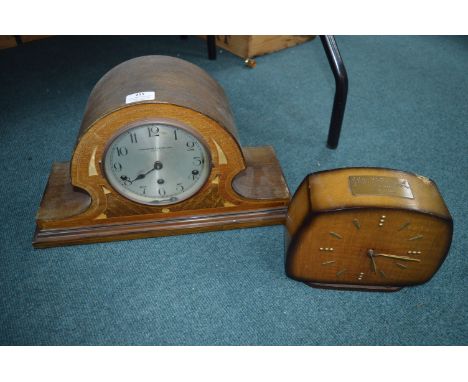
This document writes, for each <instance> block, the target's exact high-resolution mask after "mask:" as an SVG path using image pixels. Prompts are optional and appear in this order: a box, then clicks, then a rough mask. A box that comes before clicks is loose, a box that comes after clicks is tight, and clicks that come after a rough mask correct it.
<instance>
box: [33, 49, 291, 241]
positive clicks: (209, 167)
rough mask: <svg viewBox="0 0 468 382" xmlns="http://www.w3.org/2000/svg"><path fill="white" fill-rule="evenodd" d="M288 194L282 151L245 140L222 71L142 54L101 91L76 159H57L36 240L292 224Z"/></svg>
mask: <svg viewBox="0 0 468 382" xmlns="http://www.w3.org/2000/svg"><path fill="white" fill-rule="evenodd" d="M64 128H68V126H64ZM72 135H74V134H72V131H71V130H70V137H72ZM70 139H74V138H70ZM53 149H54V148H53V146H51V147H50V150H53ZM289 200H290V194H289V190H288V187H287V185H286V182H285V179H284V177H283V174H282V171H281V168H280V166H279V163H278V161H277V159H276V156H275V153H274V151H273V149H272V148H271V147H269V146H265V147H241V145H240V143H239V138H238V133H237V128H236V126H235V123H234V118H233V115H232V112H231V109H230V106H229V104H228V100H227V98H226V96H225V94H224V91H223V89H222V88H221V87H220V86H219V84H218V83H217V82H216V81H215V80H214V79H213V78H211V77H210V76H209V75H208V74H207V73H206V72H205V71H204V70H202V69H201V68H199V67H197V66H195V65H193V64H191V63H189V62H187V61H184V60H180V59H177V58H173V57H166V56H146V57H139V58H135V59H132V60H130V61H126V62H124V63H122V64H120V65H118V66H117V67H115V68H113V69H112V70H110V71H109V72H108V73H107V74H105V75H104V76H103V77H102V78H101V80H100V81H99V82H98V83H97V84H96V86H95V87H94V89H93V90H92V92H91V94H90V97H89V99H88V103H87V106H86V110H85V113H84V116H83V120H82V124H81V128H80V130H79V132H78V139H77V140H76V145H75V149H74V152H73V155H72V158H71V161H70V162H69V163H68V162H67V163H54V164H53V166H52V171H51V174H50V177H49V181H48V184H47V187H46V190H45V193H44V196H43V199H42V201H41V205H40V208H39V211H38V213H37V219H36V224H37V228H36V233H35V236H34V240H33V244H34V246H35V247H48V246H57V245H67V244H82V243H89V242H100V241H110V240H127V239H135V238H144V237H156V236H165V235H176V234H184V233H193V232H204V231H210V230H224V229H232V228H243V227H254V226H262V225H271V224H283V223H284V222H285V217H286V211H287V205H288V203H289Z"/></svg>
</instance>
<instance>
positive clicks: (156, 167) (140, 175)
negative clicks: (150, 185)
mask: <svg viewBox="0 0 468 382" xmlns="http://www.w3.org/2000/svg"><path fill="white" fill-rule="evenodd" d="M162 167H163V165H162V163H161V162H160V161H156V162H154V166H153V168H152V169H151V170H149V171H147V172H145V173H144V174H139V175H138V176H137V177H136V178H135V179H133V180H132V181H131V182H132V183H133V182H134V181H135V180H140V179H143V178H145V177H146V175H148V174H149V173H150V172H153V171H154V170H161V169H162Z"/></svg>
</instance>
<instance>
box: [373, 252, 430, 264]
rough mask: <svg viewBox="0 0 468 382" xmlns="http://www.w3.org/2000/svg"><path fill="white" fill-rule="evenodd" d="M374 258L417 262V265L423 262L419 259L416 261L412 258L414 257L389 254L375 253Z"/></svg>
mask: <svg viewBox="0 0 468 382" xmlns="http://www.w3.org/2000/svg"><path fill="white" fill-rule="evenodd" d="M373 256H382V257H390V258H392V259H398V260H404V261H416V262H417V263H420V262H421V260H419V259H414V258H412V257H407V256H396V255H389V254H387V253H374V254H373Z"/></svg>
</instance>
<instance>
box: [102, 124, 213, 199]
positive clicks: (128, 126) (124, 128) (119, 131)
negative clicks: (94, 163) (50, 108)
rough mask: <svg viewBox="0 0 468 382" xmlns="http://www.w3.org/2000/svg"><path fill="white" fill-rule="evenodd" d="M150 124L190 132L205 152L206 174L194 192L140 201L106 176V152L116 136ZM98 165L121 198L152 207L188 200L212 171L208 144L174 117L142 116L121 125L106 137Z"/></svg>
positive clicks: (200, 188) (195, 131) (201, 186)
mask: <svg viewBox="0 0 468 382" xmlns="http://www.w3.org/2000/svg"><path fill="white" fill-rule="evenodd" d="M152 124H161V125H169V126H172V127H176V128H179V129H182V130H184V131H185V132H186V133H188V134H190V135H191V136H193V137H194V138H195V139H197V141H198V142H199V143H200V145H201V146H202V147H203V150H204V151H205V153H206V162H207V164H206V165H205V166H206V174H205V176H204V178H205V179H203V181H202V182H201V183H200V185H199V187H198V188H196V189H195V191H194V192H192V193H187V196H186V197H184V198H183V199H177V200H176V201H173V202H171V201H169V202H167V203H164V202H157V203H155V202H145V201H142V200H141V199H138V198H136V197H135V198H133V197H131V196H129V195H126V194H123V193H122V192H120V191H119V189H117V188H116V187H115V186H114V183H113V182H112V181H111V180H110V176H108V173H107V171H106V160H107V154H108V152H109V150H110V148H111V146H112V144H113V143H114V141H115V140H116V139H117V138H118V137H120V136H121V135H122V134H125V133H126V132H127V131H128V130H131V129H134V128H136V127H141V126H145V125H152ZM100 166H101V172H102V174H103V176H104V178H105V179H106V181H107V183H108V184H109V186H110V187H111V188H112V190H114V191H115V192H116V193H117V194H118V195H120V196H121V197H123V198H125V199H127V200H130V201H132V202H134V203H137V204H140V205H146V206H153V207H158V206H173V205H176V204H178V203H182V202H184V201H186V200H188V199H190V198H193V197H194V196H195V195H197V194H198V193H199V192H200V191H201V190H202V189H203V187H204V186H205V185H206V183H207V181H208V180H209V179H210V177H211V174H212V171H213V161H212V155H211V151H210V149H209V146H208V145H207V144H206V142H205V140H204V138H203V136H202V135H201V134H200V133H198V131H197V130H196V129H194V128H193V127H191V126H189V125H187V124H184V123H182V122H180V121H178V120H176V119H172V118H143V119H139V120H135V121H132V122H130V123H128V124H126V125H124V126H122V127H121V128H119V129H117V130H116V131H115V132H114V134H112V135H111V136H110V138H109V139H108V141H107V142H106V144H105V147H104V150H103V154H102V160H101V161H100Z"/></svg>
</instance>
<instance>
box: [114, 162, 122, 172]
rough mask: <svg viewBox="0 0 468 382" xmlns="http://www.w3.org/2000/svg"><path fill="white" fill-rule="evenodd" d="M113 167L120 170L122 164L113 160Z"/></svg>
mask: <svg viewBox="0 0 468 382" xmlns="http://www.w3.org/2000/svg"><path fill="white" fill-rule="evenodd" d="M113 167H114V170H116V171H122V165H121V164H120V163H119V162H115V163H114V165H113Z"/></svg>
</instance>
